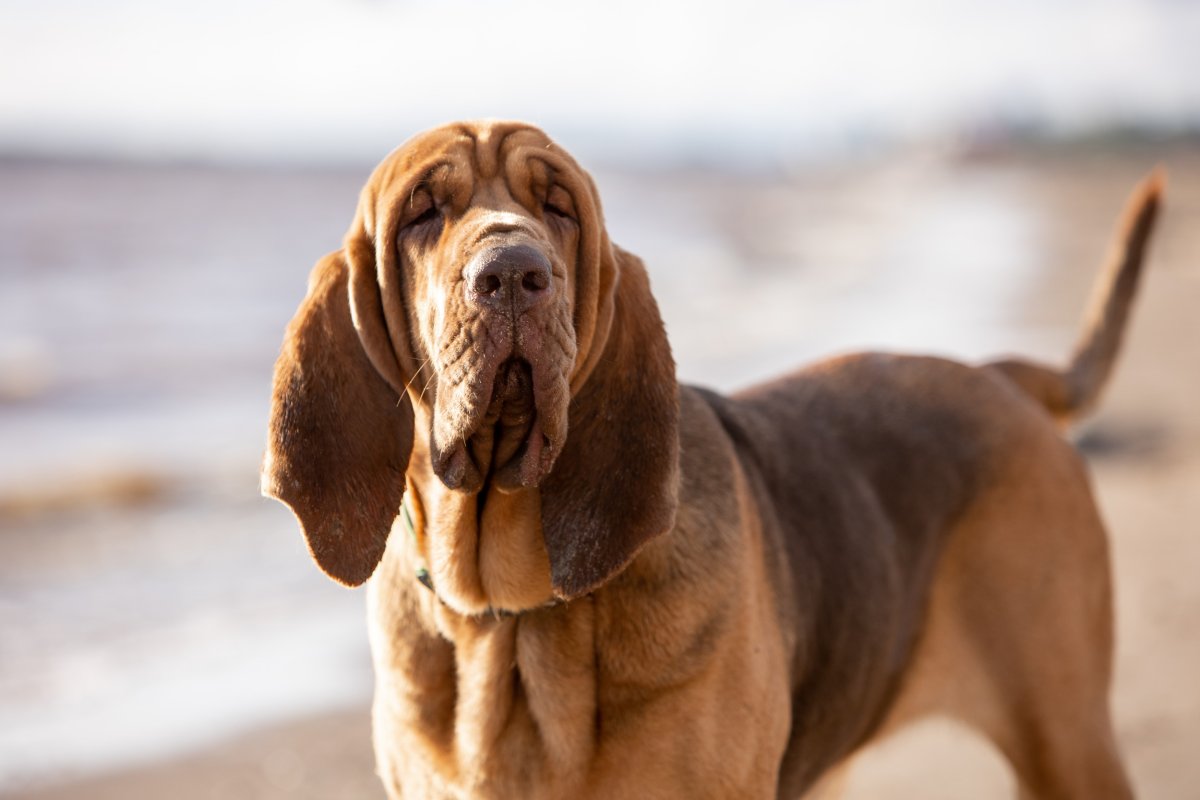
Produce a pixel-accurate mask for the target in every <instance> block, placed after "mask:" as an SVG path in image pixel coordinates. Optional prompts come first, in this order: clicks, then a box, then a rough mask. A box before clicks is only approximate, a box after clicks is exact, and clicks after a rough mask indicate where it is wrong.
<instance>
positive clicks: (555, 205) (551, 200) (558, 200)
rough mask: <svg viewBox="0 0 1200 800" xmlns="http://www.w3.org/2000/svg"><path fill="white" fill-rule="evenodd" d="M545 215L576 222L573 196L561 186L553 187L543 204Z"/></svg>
mask: <svg viewBox="0 0 1200 800" xmlns="http://www.w3.org/2000/svg"><path fill="white" fill-rule="evenodd" d="M542 210H543V212H544V213H546V214H548V215H550V216H554V217H557V218H559V219H565V220H570V221H571V222H574V221H575V204H574V203H573V202H571V195H570V193H569V192H567V191H566V190H565V189H563V188H562V187H561V186H552V187H551V188H550V191H549V192H547V193H546V200H545V202H544V203H543V204H542Z"/></svg>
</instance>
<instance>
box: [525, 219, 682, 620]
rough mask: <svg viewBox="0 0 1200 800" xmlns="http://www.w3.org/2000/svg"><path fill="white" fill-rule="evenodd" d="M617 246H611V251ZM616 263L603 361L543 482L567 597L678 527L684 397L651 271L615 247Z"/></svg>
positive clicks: (550, 536)
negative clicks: (648, 273) (653, 292)
mask: <svg viewBox="0 0 1200 800" xmlns="http://www.w3.org/2000/svg"><path fill="white" fill-rule="evenodd" d="M605 244H607V243H605ZM605 249H606V250H607V251H608V252H607V253H605V255H604V256H603V257H602V258H604V259H613V260H615V262H616V263H609V264H605V265H602V267H601V268H602V269H605V270H607V269H615V270H616V287H615V290H614V293H613V294H612V296H611V302H612V303H613V307H612V310H611V313H612V323H611V327H610V328H609V329H608V338H607V340H606V341H604V342H602V343H599V346H601V347H602V348H603V354H602V355H601V357H600V358H599V359H596V361H595V367H594V368H593V371H592V372H591V375H590V376H589V377H588V379H587V382H586V383H584V385H583V386H582V387H581V388H580V390H579V391H578V392H577V393H576V395H575V396H574V397H573V398H572V400H571V408H570V420H569V429H568V434H567V441H566V443H565V445H564V446H563V451H562V453H561V454H560V455H559V457H558V460H557V461H556V462H555V465H554V469H553V470H551V472H550V474H549V475H548V476H547V477H546V480H545V481H543V482H542V486H541V494H542V533H543V536H544V538H545V542H546V551H547V553H548V554H549V557H550V577H551V582H552V583H553V586H554V592H555V594H556V595H558V596H559V597H563V598H567V599H569V598H572V597H577V596H579V595H581V594H584V593H586V592H589V591H591V590H592V589H594V588H596V587H597V586H599V585H600V584H602V583H604V582H605V581H606V580H608V579H609V578H610V577H612V576H613V575H614V574H616V573H617V572H618V571H619V570H621V569H622V568H623V567H624V566H625V565H626V564H628V563H629V562H630V561H631V560H633V557H634V556H635V555H636V554H637V551H638V550H639V549H641V547H642V545H644V544H645V543H646V542H648V541H650V540H651V539H653V538H654V537H655V536H658V535H660V534H663V533H666V532H667V531H668V530H670V529H671V527H672V526H673V525H674V524H675V510H676V506H677V505H678V493H679V389H678V385H677V384H676V382H675V362H674V360H673V359H672V358H671V347H670V344H669V343H668V342H667V335H666V331H664V330H663V324H662V320H661V319H660V317H659V313H658V305H657V304H656V303H655V302H654V297H653V296H652V295H651V294H650V283H649V280H648V278H647V277H646V270H645V267H643V266H642V263H641V261H639V260H638V259H637V258H636V257H634V256H632V255H630V254H628V253H625V252H623V251H621V250H618V249H616V248H614V247H611V246H608V247H606V248H605Z"/></svg>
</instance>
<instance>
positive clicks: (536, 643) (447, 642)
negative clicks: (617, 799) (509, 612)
mask: <svg viewBox="0 0 1200 800" xmlns="http://www.w3.org/2000/svg"><path fill="white" fill-rule="evenodd" d="M393 622H396V623H398V625H397V626H396V627H393V628H392V631H393V632H394V635H390V636H382V637H379V638H378V639H377V640H376V641H375V643H374V644H375V649H376V653H375V656H376V661H377V665H376V666H377V673H378V675H379V681H378V685H377V693H376V707H375V716H376V720H375V727H376V750H377V755H378V757H379V760H380V763H381V768H382V772H383V777H384V779H385V782H388V783H389V784H390V786H389V788H390V789H392V791H393V794H394V795H396V796H400V797H409V796H412V797H441V796H446V797H463V796H469V797H479V798H490V797H495V798H507V797H528V798H539V797H546V798H553V797H565V796H570V795H571V794H572V793H575V794H577V793H578V792H579V791H580V790H581V789H582V787H583V784H584V782H585V781H586V777H587V770H588V767H589V765H590V762H591V759H592V756H593V754H594V752H595V733H596V732H595V719H596V712H595V702H596V690H595V665H594V655H593V638H592V636H593V630H592V627H593V625H592V613H591V609H590V607H588V601H581V605H580V607H576V608H572V609H570V610H568V609H565V608H552V609H546V610H544V611H535V612H528V613H526V614H522V615H520V616H509V617H485V618H463V617H457V616H454V617H452V616H451V615H449V614H446V615H443V617H442V619H440V620H438V622H439V623H440V625H444V626H446V627H447V630H445V631H443V633H444V634H446V635H444V636H441V637H435V636H429V634H428V632H425V631H416V630H414V626H413V625H412V621H411V620H407V621H405V620H402V619H394V620H393ZM377 623H381V624H383V625H387V615H386V614H380V615H379V618H378V619H377ZM406 628H407V630H406ZM381 661H382V662H385V663H386V664H388V665H390V666H391V667H392V668H390V669H383V670H379V669H378V667H379V666H380V663H379V662H381ZM396 667H399V668H396Z"/></svg>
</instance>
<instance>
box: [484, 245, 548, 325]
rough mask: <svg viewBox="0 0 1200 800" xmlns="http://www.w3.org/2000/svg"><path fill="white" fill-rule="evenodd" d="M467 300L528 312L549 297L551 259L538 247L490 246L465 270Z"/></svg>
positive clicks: (491, 306) (497, 307) (488, 305)
mask: <svg viewBox="0 0 1200 800" xmlns="http://www.w3.org/2000/svg"><path fill="white" fill-rule="evenodd" d="M463 277H465V278H466V282H467V299H468V300H469V301H471V302H473V303H475V304H477V305H480V306H484V307H486V308H491V309H495V310H505V309H508V308H511V309H512V311H513V313H514V314H520V313H522V312H524V311H528V310H529V309H531V308H533V307H534V306H536V305H538V304H539V303H542V302H545V301H546V300H548V299H549V298H550V293H551V288H552V283H551V279H550V278H551V276H550V259H548V258H546V255H545V254H544V253H543V252H542V251H540V250H538V249H537V248H536V247H533V246H531V245H527V244H517V245H511V246H506V247H491V248H488V249H487V250H484V251H483V252H481V253H479V254H478V255H476V256H475V257H474V258H473V259H471V261H470V263H469V264H467V268H466V269H465V270H463Z"/></svg>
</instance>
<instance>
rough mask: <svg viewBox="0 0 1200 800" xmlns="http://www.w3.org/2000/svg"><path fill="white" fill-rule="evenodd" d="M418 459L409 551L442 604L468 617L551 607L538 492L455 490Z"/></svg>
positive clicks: (408, 500) (409, 499) (410, 486)
mask: <svg viewBox="0 0 1200 800" xmlns="http://www.w3.org/2000/svg"><path fill="white" fill-rule="evenodd" d="M422 444H423V443H418V445H417V447H416V448H414V450H417V449H419V448H420V447H421V445H422ZM413 455H414V458H413V461H412V462H410V467H409V472H408V478H407V491H406V492H405V500H404V505H405V507H406V510H407V512H408V518H409V520H410V521H411V526H412V533H411V535H409V534H407V533H406V534H405V536H404V539H405V542H404V546H405V547H408V548H411V550H412V553H411V556H412V560H413V562H414V565H415V567H414V575H415V574H416V570H417V569H422V568H423V569H425V570H426V571H427V574H428V577H429V583H430V584H432V587H433V589H434V591H435V592H436V594H437V597H438V599H439V600H440V601H441V602H443V603H445V604H446V605H447V606H449V607H450V608H451V609H453V610H454V611H456V612H458V613H460V614H463V615H466V616H474V615H480V614H487V613H492V612H497V611H504V612H509V613H519V612H522V611H526V610H529V609H534V608H538V607H540V606H543V605H545V604H547V603H549V602H552V601H553V599H554V595H553V593H552V591H551V588H550V562H549V558H548V556H547V555H546V546H545V544H544V542H543V540H542V525H541V516H542V515H541V496H540V494H539V493H538V491H537V490H536V489H531V490H522V491H516V492H503V491H500V490H499V489H497V488H495V487H493V486H490V485H488V484H485V485H484V486H483V488H482V489H481V490H480V492H479V493H478V494H469V493H466V492H461V491H454V490H451V489H448V488H446V487H445V486H444V485H443V484H442V483H441V481H439V480H438V479H437V477H436V476H435V475H433V474H432V470H431V469H427V468H426V469H421V468H420V467H417V465H419V464H422V463H424V464H428V463H429V462H428V461H427V460H426V459H423V458H422V457H421V456H422V455H423V454H422V453H419V452H414V454H413ZM414 467H416V468H414ZM401 516H402V518H403V516H404V515H401Z"/></svg>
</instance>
